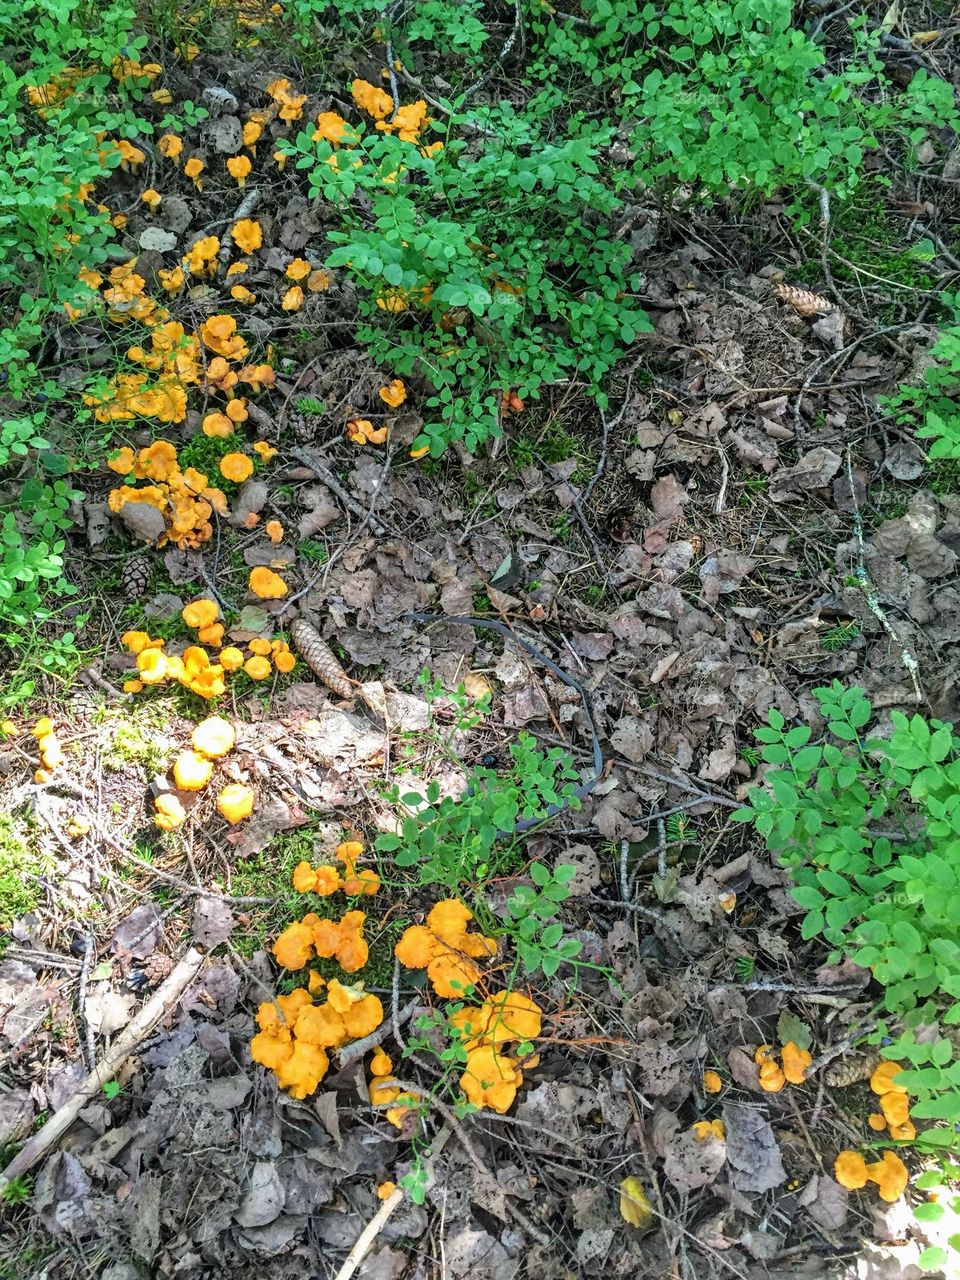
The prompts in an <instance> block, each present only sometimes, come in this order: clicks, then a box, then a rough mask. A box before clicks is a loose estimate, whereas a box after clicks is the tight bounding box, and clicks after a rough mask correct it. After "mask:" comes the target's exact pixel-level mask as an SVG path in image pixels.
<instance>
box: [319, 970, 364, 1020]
mask: <svg viewBox="0 0 960 1280" xmlns="http://www.w3.org/2000/svg"><path fill="white" fill-rule="evenodd" d="M362 999H363V992H362V991H359V990H358V989H357V988H356V987H346V986H344V984H343V983H342V982H341V981H340V980H339V978H331V979H330V981H329V982H328V983H327V1001H328V1003H329V1004H330V1005H331V1007H332V1008H334V1009H336V1011H337V1013H346V1012H347V1010H348V1009H349V1008H351V1006H352V1005H355V1004H358V1003H359V1002H360V1001H361V1000H362Z"/></svg>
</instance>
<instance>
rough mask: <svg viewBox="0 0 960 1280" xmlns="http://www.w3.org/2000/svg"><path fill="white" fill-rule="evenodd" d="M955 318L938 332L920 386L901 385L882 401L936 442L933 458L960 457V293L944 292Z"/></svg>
mask: <svg viewBox="0 0 960 1280" xmlns="http://www.w3.org/2000/svg"><path fill="white" fill-rule="evenodd" d="M943 301H944V303H945V305H946V306H947V307H948V308H949V309H950V311H951V312H952V322H951V323H950V324H947V325H945V326H944V327H943V328H941V329H940V331H939V332H938V334H937V340H936V342H935V343H934V344H933V346H932V347H931V348H930V355H931V357H932V360H933V363H932V364H930V365H928V366H927V368H926V370H925V371H924V376H923V383H922V385H921V386H919V387H911V386H902V387H900V389H899V390H898V391H897V393H896V395H893V396H885V397H881V399H880V403H881V404H882V405H883V406H884V407H885V408H886V409H887V410H888V412H890V413H891V415H892V416H893V419H894V421H895V422H897V423H898V424H899V425H901V426H912V427H913V428H914V429H915V431H916V434H917V436H919V437H920V438H921V439H930V440H932V441H933V443H932V444H931V445H930V448H929V449H928V451H927V452H928V456H929V457H930V458H931V459H937V458H943V459H947V458H960V404H958V400H957V396H958V393H960V294H945V295H944V297H943Z"/></svg>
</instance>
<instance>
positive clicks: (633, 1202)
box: [620, 1177, 653, 1231]
mask: <svg viewBox="0 0 960 1280" xmlns="http://www.w3.org/2000/svg"><path fill="white" fill-rule="evenodd" d="M620 1217H621V1218H623V1220H624V1222H627V1223H629V1224H630V1226H631V1227H636V1229H637V1230H638V1231H649V1230H650V1229H651V1228H652V1226H653V1209H652V1208H651V1205H650V1201H649V1200H648V1199H647V1193H646V1192H645V1191H644V1189H643V1183H642V1182H641V1181H640V1179H639V1178H634V1177H629V1178H624V1180H623V1181H622V1182H621V1183H620Z"/></svg>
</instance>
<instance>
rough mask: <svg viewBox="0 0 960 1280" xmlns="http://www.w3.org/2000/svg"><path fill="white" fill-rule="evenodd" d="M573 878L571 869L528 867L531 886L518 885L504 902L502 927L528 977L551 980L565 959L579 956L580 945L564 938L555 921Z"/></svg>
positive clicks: (536, 864)
mask: <svg viewBox="0 0 960 1280" xmlns="http://www.w3.org/2000/svg"><path fill="white" fill-rule="evenodd" d="M573 876H574V868H573V867H557V868H555V870H553V871H551V870H550V869H549V868H548V867H545V866H543V865H542V863H539V862H534V863H532V864H531V866H530V878H531V880H532V881H533V885H525V884H521V885H518V886H517V887H516V889H514V891H513V896H512V897H511V898H510V899H509V900H508V901H507V909H506V913H505V916H504V927H505V928H506V930H507V932H508V933H509V934H510V936H511V937H512V939H513V941H514V943H515V944H516V948H517V955H518V957H519V959H520V961H521V963H522V964H523V967H524V969H525V970H526V972H527V974H528V975H531V976H532V975H533V974H536V973H542V974H543V975H544V976H545V977H547V978H551V977H552V976H553V975H554V974H555V973H556V972H557V970H558V969H559V968H560V965H561V964H562V963H563V962H564V961H565V960H573V959H575V958H576V956H578V955H579V954H580V948H581V946H582V944H581V942H580V941H579V940H578V939H577V938H565V937H564V936H563V935H564V928H563V925H562V924H560V922H559V921H558V920H556V919H555V916H556V914H557V912H558V910H559V907H560V903H561V902H564V901H565V900H566V898H567V897H568V896H569V893H570V889H569V884H570V881H571V880H572V879H573Z"/></svg>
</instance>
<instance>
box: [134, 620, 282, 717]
mask: <svg viewBox="0 0 960 1280" xmlns="http://www.w3.org/2000/svg"><path fill="white" fill-rule="evenodd" d="M180 616H181V617H182V618H183V621H184V622H185V623H186V624H187V626H188V627H190V628H192V629H193V630H194V631H196V633H197V639H198V640H199V641H200V642H201V645H208V646H209V647H210V648H211V649H219V650H220V652H219V653H218V655H217V657H218V659H219V660H218V661H217V662H211V660H210V654H209V653H208V652H207V650H206V649H204V648H202V647H201V645H188V646H187V647H186V648H185V649H184V650H183V653H182V654H173V653H166V652H165V648H166V641H164V640H161V639H159V638H151V637H150V635H149V634H148V633H147V632H146V631H126V632H124V634H123V635H122V636H121V637H120V643H121V644H123V645H124V647H125V648H127V649H129V650H130V652H131V653H133V654H135V655H136V664H137V675H136V677H135V678H134V679H130V680H127V681H125V682H124V685H123V688H124V692H125V693H140V692H141V690H142V689H143V688H144V687H145V686H146V685H155V684H163V683H165V682H167V681H177V682H178V683H180V684H182V685H183V687H184V688H185V689H189V690H190V691H191V692H192V693H196V694H199V696H200V697H201V698H218V697H220V696H221V694H223V693H224V692H225V690H226V677H227V675H231V674H233V672H235V671H239V670H241V669H242V670H243V672H244V674H246V675H248V676H249V677H250V679H251V680H266V679H268V677H269V676H271V675H272V674H273V671H274V668H275V669H276V670H277V671H279V672H281V673H283V674H287V673H289V672H291V671H292V670H293V669H294V667H295V666H296V664H297V660H296V658H295V657H294V655H293V654H292V653H291V652H290V646H289V645H288V644H287V642H286V640H279V639H277V640H267V639H266V638H255V639H253V640H250V641H248V642H247V645H246V648H245V649H239V648H237V647H236V646H235V645H225V646H224V647H223V648H220V646H221V645H222V644H223V634H224V624H223V622H222V621H221V619H220V607H219V605H218V604H217V603H216V602H215V601H214V600H209V599H206V598H205V597H201V598H200V599H199V600H194V601H192V602H191V603H190V604H188V605H186V606H185V607H184V608H183V610H182V611H181V615H180Z"/></svg>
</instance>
